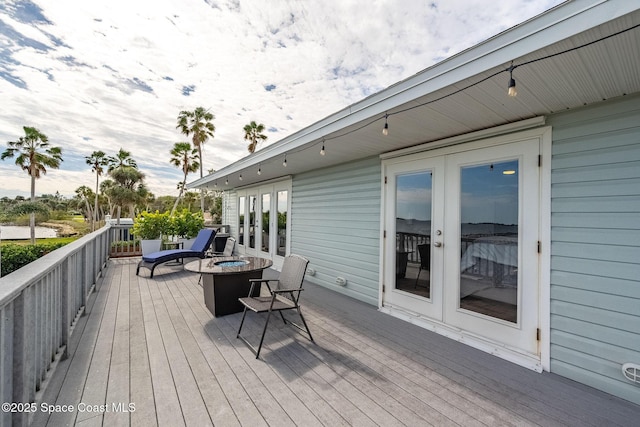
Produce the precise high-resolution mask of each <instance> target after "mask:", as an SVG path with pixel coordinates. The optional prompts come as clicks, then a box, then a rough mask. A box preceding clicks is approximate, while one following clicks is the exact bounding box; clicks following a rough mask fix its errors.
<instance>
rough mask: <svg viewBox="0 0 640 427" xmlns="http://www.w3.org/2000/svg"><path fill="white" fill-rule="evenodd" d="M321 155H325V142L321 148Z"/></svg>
mask: <svg viewBox="0 0 640 427" xmlns="http://www.w3.org/2000/svg"><path fill="white" fill-rule="evenodd" d="M320 155H321V156H324V155H325V152H324V144H322V148H321V149H320Z"/></svg>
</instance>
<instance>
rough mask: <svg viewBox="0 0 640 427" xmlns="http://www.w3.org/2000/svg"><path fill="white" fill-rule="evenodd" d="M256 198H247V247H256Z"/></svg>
mask: <svg viewBox="0 0 640 427" xmlns="http://www.w3.org/2000/svg"><path fill="white" fill-rule="evenodd" d="M256 199H257V197H256V196H249V247H250V248H251V249H255V247H256V230H255V228H256Z"/></svg>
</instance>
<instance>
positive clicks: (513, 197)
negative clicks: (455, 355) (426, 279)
mask: <svg viewBox="0 0 640 427" xmlns="http://www.w3.org/2000/svg"><path fill="white" fill-rule="evenodd" d="M460 173H461V175H460V178H461V180H460V182H461V189H460V195H461V196H460V197H461V200H460V218H461V221H460V236H461V242H460V248H461V251H460V253H461V259H460V308H463V309H465V310H471V311H474V312H477V313H481V314H484V315H487V316H491V317H496V318H499V319H502V320H507V321H509V322H514V323H515V322H517V314H518V302H517V301H518V299H517V294H518V209H519V205H518V175H519V171H518V161H517V160H512V161H506V162H501V163H491V164H483V165H474V166H468V167H463V168H461V171H460Z"/></svg>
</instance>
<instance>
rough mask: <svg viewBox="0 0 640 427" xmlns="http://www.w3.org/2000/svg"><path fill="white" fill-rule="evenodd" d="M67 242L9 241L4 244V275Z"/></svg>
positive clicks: (2, 262)
mask: <svg viewBox="0 0 640 427" xmlns="http://www.w3.org/2000/svg"><path fill="white" fill-rule="evenodd" d="M65 244H66V243H63V242H57V243H38V244H35V245H16V244H15V243H7V244H5V245H2V248H1V249H0V250H2V261H1V264H2V274H1V275H2V276H3V277H4V276H6V275H7V274H9V273H12V272H14V271H16V270H17V269H19V268H21V267H24V266H25V265H27V264H29V263H30V262H32V261H35V260H37V259H38V258H40V257H42V256H44V255H46V254H48V253H49V252H51V251H54V250H56V249H58V248H60V247H62V246H64V245H65Z"/></svg>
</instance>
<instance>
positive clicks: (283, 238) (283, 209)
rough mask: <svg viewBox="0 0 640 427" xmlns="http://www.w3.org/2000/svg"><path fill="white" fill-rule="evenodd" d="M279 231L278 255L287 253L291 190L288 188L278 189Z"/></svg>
mask: <svg viewBox="0 0 640 427" xmlns="http://www.w3.org/2000/svg"><path fill="white" fill-rule="evenodd" d="M277 200H278V207H277V208H278V219H277V221H278V232H277V237H276V239H277V245H278V246H277V255H279V256H282V257H283V256H285V255H286V254H287V211H288V206H289V192H288V191H287V190H281V191H278V199H277Z"/></svg>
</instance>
